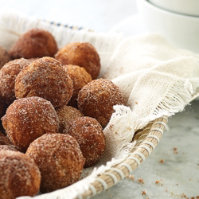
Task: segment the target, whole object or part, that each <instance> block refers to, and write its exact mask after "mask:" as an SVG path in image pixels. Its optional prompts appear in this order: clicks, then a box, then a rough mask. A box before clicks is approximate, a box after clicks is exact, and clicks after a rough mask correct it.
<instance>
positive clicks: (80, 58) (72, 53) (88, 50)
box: [55, 42, 101, 79]
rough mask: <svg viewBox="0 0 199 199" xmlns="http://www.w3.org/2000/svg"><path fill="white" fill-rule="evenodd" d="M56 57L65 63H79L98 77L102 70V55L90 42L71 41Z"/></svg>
mask: <svg viewBox="0 0 199 199" xmlns="http://www.w3.org/2000/svg"><path fill="white" fill-rule="evenodd" d="M55 58H56V59H57V60H59V61H61V62H62V64H63V65H68V64H72V65H78V66H81V67H83V68H85V69H86V71H87V72H88V73H89V74H90V75H91V76H92V78H93V79H96V78H97V77H98V75H99V72H100V68H101V65H100V57H99V55H98V53H97V51H96V49H95V48H94V46H93V45H91V44H90V43H80V42H76V43H69V44H67V45H66V46H65V47H63V48H62V49H60V50H59V51H58V52H57V54H56V55H55Z"/></svg>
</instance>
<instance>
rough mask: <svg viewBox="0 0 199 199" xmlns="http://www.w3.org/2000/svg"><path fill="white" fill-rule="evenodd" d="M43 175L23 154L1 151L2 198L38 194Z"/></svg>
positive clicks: (0, 182)
mask: <svg viewBox="0 0 199 199" xmlns="http://www.w3.org/2000/svg"><path fill="white" fill-rule="evenodd" d="M40 182H41V175H40V171H39V169H38V167H37V165H36V164H35V163H34V161H33V160H31V159H30V158H29V157H28V156H26V155H25V154H23V153H20V152H15V151H9V150H3V151H0V197H1V198H2V199H15V198H16V197H18V196H33V195H35V194H37V193H38V191H39V187H40Z"/></svg>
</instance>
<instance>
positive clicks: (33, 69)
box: [15, 57, 73, 108]
mask: <svg viewBox="0 0 199 199" xmlns="http://www.w3.org/2000/svg"><path fill="white" fill-rule="evenodd" d="M72 94H73V83H72V80H71V79H70V77H69V76H68V74H67V73H66V71H65V70H64V69H63V67H62V66H61V63H60V62H59V61H57V60H56V59H53V58H51V57H43V58H40V59H37V60H35V61H34V62H32V63H31V64H30V65H29V66H27V67H26V68H24V69H23V70H22V71H21V72H20V73H19V75H18V76H17V77H16V80H15V96H16V98H23V97H31V96H39V97H42V98H44V99H47V100H49V101H50V102H51V103H52V104H53V106H54V107H56V108H57V107H60V106H63V105H65V104H67V103H68V101H69V100H70V98H71V96H72Z"/></svg>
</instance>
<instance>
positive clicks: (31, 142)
mask: <svg viewBox="0 0 199 199" xmlns="http://www.w3.org/2000/svg"><path fill="white" fill-rule="evenodd" d="M0 68H1V69H0V116H1V118H2V119H1V121H2V122H1V132H0V196H1V197H2V198H4V199H13V198H16V197H18V196H24V195H27V196H33V195H35V194H37V193H38V192H42V193H45V192H50V191H53V190H57V189H60V188H63V187H66V186H68V185H70V184H72V183H74V182H76V181H78V180H79V178H80V176H81V173H82V170H83V168H84V167H90V166H93V165H95V164H96V163H97V162H98V161H99V160H100V158H101V156H102V155H103V152H104V150H105V146H106V141H105V136H104V133H103V128H104V127H105V126H106V125H107V124H108V122H109V120H110V117H111V115H112V113H113V106H114V105H116V104H124V105H125V104H126V102H125V99H124V97H123V96H122V93H121V92H120V90H119V88H118V87H117V86H116V85H115V84H113V83H112V82H111V81H110V80H107V79H102V78H100V79H97V77H98V76H99V73H100V68H101V65H100V57H99V54H98V52H97V51H96V49H95V48H94V46H93V45H91V44H90V43H81V42H76V43H69V44H67V45H66V46H64V47H63V48H61V49H58V47H57V43H56V41H55V38H54V37H53V35H52V34H51V33H50V32H48V31H45V30H42V29H32V30H29V31H28V32H26V33H24V34H23V35H21V36H20V37H19V39H18V40H17V41H16V43H15V44H14V45H13V46H12V48H11V49H10V50H9V51H8V52H7V51H6V50H5V49H3V48H2V47H0Z"/></svg>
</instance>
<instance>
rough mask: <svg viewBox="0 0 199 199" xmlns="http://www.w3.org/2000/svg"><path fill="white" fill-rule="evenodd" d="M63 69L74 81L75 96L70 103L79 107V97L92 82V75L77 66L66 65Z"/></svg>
mask: <svg viewBox="0 0 199 199" xmlns="http://www.w3.org/2000/svg"><path fill="white" fill-rule="evenodd" d="M63 68H64V69H65V70H66V72H67V73H68V75H69V77H70V78H71V79H72V81H73V96H72V98H71V100H70V102H69V104H70V105H71V106H74V107H77V96H78V93H79V91H80V90H81V88H82V87H83V86H85V85H86V84H88V83H89V82H91V81H92V78H91V75H90V74H89V73H87V72H86V70H85V69H84V68H83V67H79V66H76V65H64V66H63Z"/></svg>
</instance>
